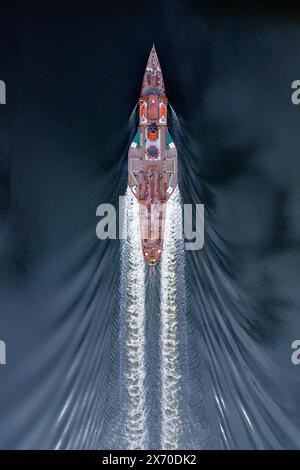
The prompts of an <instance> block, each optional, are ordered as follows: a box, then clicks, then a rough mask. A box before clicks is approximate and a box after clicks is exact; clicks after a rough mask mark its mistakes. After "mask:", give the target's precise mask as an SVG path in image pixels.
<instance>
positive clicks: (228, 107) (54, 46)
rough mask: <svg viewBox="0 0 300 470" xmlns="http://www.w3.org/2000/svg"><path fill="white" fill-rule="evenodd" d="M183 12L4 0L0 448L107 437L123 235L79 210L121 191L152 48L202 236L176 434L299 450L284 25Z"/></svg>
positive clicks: (298, 297) (171, 7)
mask: <svg viewBox="0 0 300 470" xmlns="http://www.w3.org/2000/svg"><path fill="white" fill-rule="evenodd" d="M200 5H201V2H190V1H176V0H175V1H163V2H151V3H150V2H143V1H141V2H131V1H127V2H118V1H117V2H113V3H112V4H111V5H110V6H109V7H108V6H106V7H104V6H101V3H100V2H99V4H98V6H95V5H93V4H92V3H89V2H84V3H82V4H81V6H79V4H78V3H76V5H74V4H71V3H70V4H69V3H63V2H57V3H56V2H43V3H41V2H32V1H28V2H20V3H15V4H13V5H6V6H4V7H2V6H1V10H2V12H1V19H0V79H2V80H5V82H6V85H7V105H5V106H1V107H0V301H1V303H0V338H1V339H2V340H4V341H5V342H6V346H7V364H6V365H5V366H1V367H0V447H1V448H16V449H26V448H39V449H40V448H84V449H97V448H99V447H101V446H104V445H105V446H108V445H109V440H111V442H112V443H113V444H112V445H114V446H117V442H118V436H116V435H113V436H112V434H114V433H113V432H112V431H111V430H109V423H113V426H114V427H113V429H115V430H118V429H119V428H120V423H116V422H115V421H116V419H115V416H119V412H120V411H119V408H121V405H122V404H121V403H115V404H114V406H112V403H111V400H110V398H109V394H111V393H113V390H114V386H115V384H116V383H117V378H116V364H118V362H117V361H118V354H119V353H118V349H119V348H118V341H119V340H120V338H118V334H117V332H116V326H115V327H114V324H115V325H116V323H115V322H116V321H117V320H116V319H117V314H116V312H118V303H119V302H120V301H121V300H120V297H119V294H118V285H119V278H120V245H119V242H118V241H117V240H116V241H110V242H104V241H99V240H97V238H96V235H95V227H96V223H97V218H96V215H95V213H96V208H97V206H98V205H99V204H100V203H104V202H105V203H112V204H117V202H118V197H119V195H122V194H124V193H125V191H126V178H127V156H126V155H127V148H128V144H129V139H130V132H129V126H128V122H129V118H130V115H131V112H132V110H133V108H134V105H135V103H136V101H137V98H138V96H139V92H140V86H141V79H142V75H143V71H144V68H145V64H146V60H147V57H148V54H149V50H150V48H151V46H152V43H153V42H155V45H156V49H157V52H158V55H159V58H160V62H161V65H162V70H163V73H164V79H165V85H166V91H167V96H168V98H169V101H170V102H171V104H172V106H173V108H174V110H175V112H176V116H177V118H178V120H177V119H176V118H175V117H174V116H173V118H171V122H170V127H171V128H172V130H173V136H174V140H175V141H176V144H177V147H178V153H179V168H180V178H179V186H180V191H181V196H182V200H183V202H185V203H188V202H192V203H200V202H203V203H204V204H205V245H204V248H203V250H201V251H198V252H187V253H186V255H185V265H186V266H185V269H186V274H185V276H186V288H187V305H186V306H187V308H186V318H185V325H186V326H185V332H186V335H187V340H186V352H185V354H186V357H185V361H186V362H185V364H186V369H185V382H184V386H183V387H182V396H181V412H182V415H183V416H182V421H183V426H182V434H181V436H180V439H179V446H181V447H185V448H188V447H191V448H193V447H194V448H195V447H197V448H219V449H224V448H230V449H242V448H244V449H245V448H247V449H272V448H273V449H274V448H276V449H282V448H300V365H299V366H295V365H293V364H292V362H291V353H292V350H291V343H292V342H293V341H294V340H296V339H300V317H299V312H300V293H299V274H300V261H299V259H300V258H299V247H300V223H299V204H300V187H299V177H300V108H299V109H298V108H297V106H294V105H293V104H292V102H291V98H290V96H291V83H292V81H293V80H296V79H300V66H299V50H300V18H299V15H298V14H296V13H297V12H295V11H294V10H293V9H292V8H291V9H289V11H285V12H283V13H282V14H278V11H276V12H275V11H274V12H272V11H271V10H269V11H267V10H264V11H263V10H262V9H261V8H258V7H257V9H255V7H252V8H251V9H248V8H247V9H245V10H239V11H237V10H234V9H230V10H225V9H224V7H223V8H220V7H218V8H217V7H215V8H212V7H207V6H203V7H201V6H200ZM152 289H153V292H155V288H154V287H153V286H152ZM150 294H151V293H150ZM151 305H152V304H151V299H150V302H149V303H148V310H149V306H151ZM147 314H148V313H147ZM155 318H158V315H157V311H155V312H153V318H151V319H149V318H148V320H147V323H146V329H148V330H149V329H150V330H151V331H153V330H154V331H155V325H153V321H154V320H155ZM148 330H147V331H148ZM151 341H152V342H151ZM119 344H121V343H119ZM151 345H152V346H151ZM156 346H157V341H156V340H155V338H154V337H152V340H150V342H147V345H146V348H148V349H147V351H148V352H149V348H150V349H151V347H153V348H155V347H156ZM152 352H153V355H154V356H155V355H156V351H155V350H153V351H152ZM150 353H151V351H150ZM114 358H115V368H114V369H113V371H112V368H111V364H112V361H113V359H114ZM120 373H121V365H120ZM150 376H151V383H150V384H149V387H148V392H147V393H150V392H151V389H152V388H155V387H157V384H156V385H155V383H156V382H155V380H154V378H155V371H153V370H152V371H151V374H150ZM155 400H156V399H155V397H154V398H153V396H152V402H151V399H150V402H151V406H153V407H155V406H157V403H156V401H155ZM150 415H151V417H152V424H151V429H152V430H153V433H154V434H155V435H153V436H152V442H153V445H154V446H156V445H157V442H158V443H159V440H158V436H157V430H156V427H157V426H156V425H155V423H156V421H155V420H156V417H157V410H156V409H154V408H153V409H151V413H150ZM187 416H191V417H192V418H191V419H190V420H188V422H186V419H185V417H187Z"/></svg>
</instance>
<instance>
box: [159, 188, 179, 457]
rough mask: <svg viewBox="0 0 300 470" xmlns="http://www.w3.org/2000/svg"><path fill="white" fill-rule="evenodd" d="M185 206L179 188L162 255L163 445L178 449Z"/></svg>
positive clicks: (171, 206)
mask: <svg viewBox="0 0 300 470" xmlns="http://www.w3.org/2000/svg"><path fill="white" fill-rule="evenodd" d="M181 212H182V209H181V202H180V193H179V190H178V188H177V189H176V190H175V191H174V193H173V195H172V197H171V198H170V199H169V201H168V203H167V210H166V224H165V239H164V249H163V252H162V257H161V305H160V309H161V388H162V390H161V417H162V418H161V419H162V430H161V448H162V449H177V448H178V438H179V432H180V424H181V422H180V415H179V399H178V395H179V391H180V373H179V351H178V318H177V317H178V311H177V309H178V307H177V282H176V278H177V274H176V266H177V262H178V245H179V241H178V236H179V235H181V233H182V229H181V220H182V214H181Z"/></svg>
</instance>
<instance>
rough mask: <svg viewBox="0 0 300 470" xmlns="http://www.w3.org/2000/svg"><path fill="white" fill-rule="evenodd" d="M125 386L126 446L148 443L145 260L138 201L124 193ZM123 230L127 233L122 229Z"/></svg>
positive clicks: (133, 447) (131, 195)
mask: <svg viewBox="0 0 300 470" xmlns="http://www.w3.org/2000/svg"><path fill="white" fill-rule="evenodd" d="M125 230H127V240H126V241H125V242H124V245H125V259H126V263H125V265H126V266H125V269H126V303H125V310H126V312H125V313H126V330H127V339H126V358H127V371H126V377H125V381H126V389H127V394H128V407H127V417H126V424H125V440H126V442H127V445H128V448H129V449H145V448H146V446H147V440H148V438H147V430H146V406H145V357H144V352H145V263H144V259H143V254H142V250H141V236H140V224H139V204H138V202H137V200H136V199H135V197H134V196H133V194H132V192H131V190H130V189H129V188H127V192H126V210H125ZM125 233H126V232H125Z"/></svg>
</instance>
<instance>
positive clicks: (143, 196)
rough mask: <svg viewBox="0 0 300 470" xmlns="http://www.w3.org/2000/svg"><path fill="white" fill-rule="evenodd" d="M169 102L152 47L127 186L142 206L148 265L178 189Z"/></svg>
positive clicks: (156, 252) (159, 248) (157, 253)
mask: <svg viewBox="0 0 300 470" xmlns="http://www.w3.org/2000/svg"><path fill="white" fill-rule="evenodd" d="M167 103H168V102H167V98H166V95H165V88H164V82H163V77H162V73H161V68H160V64H159V61H158V57H157V54H156V51H155V48H154V47H153V48H152V50H151V52H150V56H149V60H148V63H147V67H146V71H145V74H144V79H143V85H142V91H141V97H140V99H139V128H138V131H137V133H136V135H135V138H134V140H133V142H132V144H131V146H130V148H129V153H128V184H129V187H130V188H131V190H132V192H133V194H134V195H135V197H136V198H137V200H138V202H139V204H140V211H139V213H140V226H141V244H142V250H143V254H144V258H145V260H146V262H147V263H148V264H149V265H155V264H157V262H158V261H159V259H160V256H161V253H162V250H163V240H164V230H165V215H166V204H167V201H168V199H169V198H170V196H171V194H172V193H173V191H174V189H175V188H176V186H177V150H176V146H175V144H174V142H173V139H172V137H171V135H170V133H169V131H168V128H167Z"/></svg>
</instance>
